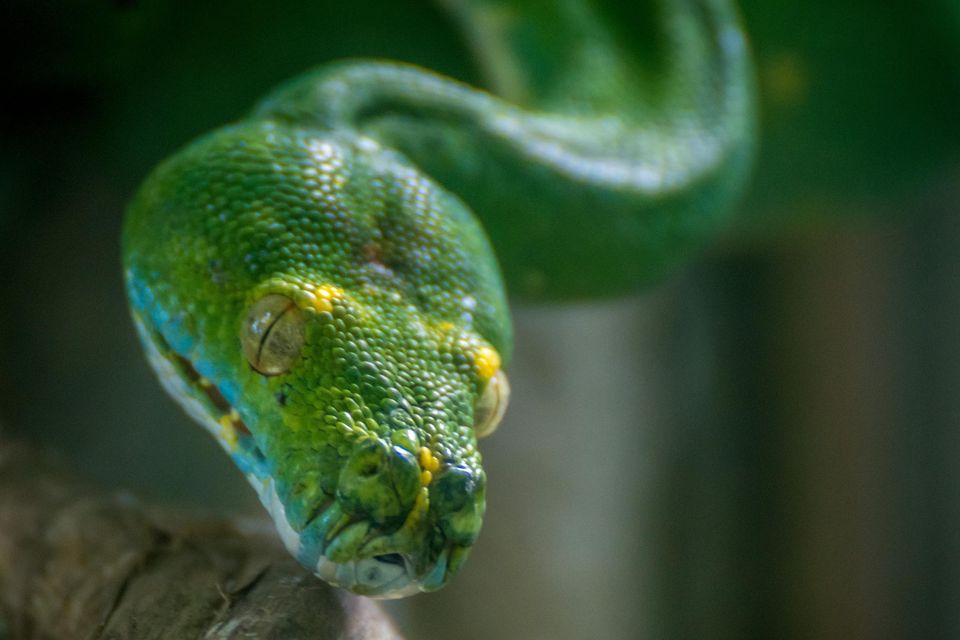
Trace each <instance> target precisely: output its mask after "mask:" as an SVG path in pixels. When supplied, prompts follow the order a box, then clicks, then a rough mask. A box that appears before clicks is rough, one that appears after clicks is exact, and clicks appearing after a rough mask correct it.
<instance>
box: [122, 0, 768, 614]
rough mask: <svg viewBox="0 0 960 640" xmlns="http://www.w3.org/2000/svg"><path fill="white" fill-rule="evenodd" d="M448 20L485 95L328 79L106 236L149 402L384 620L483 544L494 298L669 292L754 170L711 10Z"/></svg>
mask: <svg viewBox="0 0 960 640" xmlns="http://www.w3.org/2000/svg"><path fill="white" fill-rule="evenodd" d="M441 6H442V8H443V9H444V10H445V11H448V12H449V15H450V16H451V19H452V21H453V23H454V24H456V25H458V26H459V28H460V29H461V30H462V33H463V35H464V40H465V41H466V42H467V43H468V44H469V46H470V47H471V49H472V51H473V54H474V56H475V59H476V60H477V68H478V69H479V72H480V73H481V74H482V75H483V76H484V78H485V79H484V81H483V82H484V87H485V88H482V89H481V88H477V87H475V86H472V85H469V84H466V83H464V82H461V81H458V80H455V79H452V78H449V77H445V76H442V75H440V74H437V73H435V72H432V71H430V70H428V69H425V68H421V67H417V66H413V65H410V64H405V63H401V62H393V61H385V60H364V59H351V60H344V61H334V62H330V63H327V64H324V65H322V66H320V67H319V68H317V69H314V70H310V71H307V72H305V73H304V74H303V75H301V76H299V77H296V78H294V79H292V80H290V81H288V82H286V83H284V84H281V85H279V86H278V88H277V89H275V90H274V91H272V92H271V93H269V94H268V95H267V96H266V97H265V98H263V99H262V100H261V101H260V102H259V103H258V104H256V105H255V106H254V107H253V108H252V109H251V110H250V111H249V112H248V114H247V115H246V116H245V117H243V118H242V119H240V120H239V121H237V122H234V123H232V124H227V125H225V126H223V127H222V128H219V129H217V130H215V131H212V132H210V133H207V134H205V135H202V136H201V137H199V138H198V139H196V140H194V141H192V142H190V143H188V144H187V145H186V146H184V147H183V148H182V149H180V150H179V151H177V152H176V153H175V154H174V155H172V156H171V157H169V158H167V159H166V160H164V161H163V162H161V163H160V164H159V165H158V166H157V167H156V168H155V169H154V170H153V171H152V172H151V173H150V174H149V175H148V177H147V178H146V179H145V180H144V182H143V183H142V185H141V186H140V187H139V189H138V190H137V191H136V193H135V195H134V196H133V198H132V201H131V203H130V205H129V207H128V209H127V212H126V214H125V219H124V225H123V234H122V248H123V251H122V253H123V270H124V281H125V288H126V292H127V296H128V300H129V306H130V310H131V315H132V317H133V321H134V325H135V326H136V328H137V331H138V334H139V337H140V339H141V342H142V344H143V347H144V350H145V352H146V356H147V361H148V362H149V364H150V365H151V366H152V368H153V369H154V371H155V372H156V374H157V376H158V378H159V380H160V382H161V383H162V385H163V387H164V388H165V390H166V391H167V392H168V393H169V394H170V395H171V396H172V397H173V398H174V399H175V400H176V401H177V402H178V403H179V404H180V405H181V406H182V407H183V408H184V409H185V411H186V412H187V413H188V414H189V415H190V416H191V417H193V418H194V419H195V420H196V421H197V422H199V423H200V424H201V425H202V426H203V427H205V428H206V429H207V430H208V431H209V432H210V434H212V436H213V437H214V438H215V439H216V441H217V442H218V443H219V444H220V445H221V447H222V448H223V449H224V450H225V451H226V453H227V454H228V455H229V456H230V458H231V459H232V460H233V462H234V463H235V465H236V466H237V467H238V468H239V470H240V471H241V473H242V474H243V475H244V476H245V477H246V478H247V480H248V481H249V483H250V485H252V487H253V488H254V490H255V491H256V492H257V495H258V496H259V498H260V501H261V502H262V504H263V505H264V507H265V508H266V510H267V512H268V513H269V514H270V516H271V518H272V520H273V522H274V524H275V527H276V529H277V532H278V535H279V538H280V539H281V540H282V542H283V544H284V545H285V546H286V548H287V549H288V550H289V552H290V553H291V554H292V555H293V556H294V557H295V558H296V559H297V560H298V561H299V562H300V563H301V564H302V565H303V566H305V567H306V568H308V569H309V570H310V571H312V572H313V573H314V574H316V575H317V576H319V577H320V578H322V579H323V580H325V581H327V582H328V583H330V584H332V585H335V586H338V587H340V588H343V589H346V590H348V591H351V592H353V593H356V594H359V595H364V596H369V597H374V598H399V597H405V596H409V595H412V594H416V593H419V592H424V591H434V590H436V589H439V588H441V587H442V586H444V585H445V584H447V583H448V581H449V580H450V579H451V577H452V576H454V575H455V574H457V573H458V571H459V570H460V569H461V567H463V565H464V562H465V561H466V559H467V557H468V556H469V554H470V551H471V549H472V548H473V545H474V543H475V542H476V541H477V539H478V536H479V534H480V530H481V525H482V522H483V518H484V514H485V510H486V489H487V476H486V474H485V472H484V469H483V466H482V463H481V454H480V451H479V449H478V440H479V439H481V438H483V437H484V436H487V435H489V434H491V433H492V432H493V431H494V430H495V429H496V427H497V425H498V423H499V422H500V421H501V419H502V417H503V415H504V412H505V410H506V406H507V403H508V399H509V395H510V385H509V382H508V378H507V375H506V369H507V367H508V365H509V363H510V358H511V352H512V342H513V335H512V333H513V331H512V327H511V320H510V311H509V306H508V298H507V291H509V292H510V295H511V297H517V298H521V299H524V298H525V299H533V300H565V299H577V298H591V297H599V296H609V295H619V294H622V293H626V292H630V291H635V290H637V289H638V288H639V287H641V286H644V285H645V284H646V283H649V282H651V281H653V280H655V279H657V278H659V277H661V276H662V274H664V273H666V272H667V271H668V270H669V269H670V268H671V267H672V266H673V265H676V264H678V263H679V262H680V261H681V260H682V259H683V258H684V257H685V256H686V255H688V254H690V253H691V252H692V251H693V250H695V249H696V248H698V247H700V246H702V245H703V244H704V243H705V242H706V241H707V240H708V239H709V238H710V237H712V236H714V235H716V232H717V231H718V230H719V229H721V228H722V226H723V222H724V221H725V220H727V219H728V218H729V217H730V216H729V211H730V210H731V206H730V203H731V202H732V200H733V199H734V198H735V196H736V194H737V193H738V192H739V191H740V189H741V187H742V184H743V182H744V179H745V176H746V174H747V172H748V169H749V166H750V160H751V157H752V149H753V142H752V140H753V121H754V117H753V111H754V107H753V104H754V98H753V79H752V78H753V76H752V70H751V62H750V56H749V51H748V46H747V43H746V38H745V35H744V32H743V29H742V27H741V24H740V21H739V18H738V15H737V12H736V9H735V8H734V7H733V6H732V5H731V4H730V2H728V1H727V0H658V1H656V2H641V3H638V4H637V5H636V6H633V5H622V6H621V5H619V4H614V3H609V5H608V4H602V3H596V2H588V1H585V0H559V1H558V2H553V3H544V2H537V1H535V0H522V1H518V2H507V1H505V0H445V1H443V2H441ZM590 429H591V425H584V437H592V436H591V434H590ZM544 437H549V434H545V435H544Z"/></svg>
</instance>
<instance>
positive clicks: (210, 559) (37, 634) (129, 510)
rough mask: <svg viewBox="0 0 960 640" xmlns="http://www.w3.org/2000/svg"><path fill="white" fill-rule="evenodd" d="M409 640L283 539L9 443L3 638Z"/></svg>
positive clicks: (0, 464)
mask: <svg viewBox="0 0 960 640" xmlns="http://www.w3.org/2000/svg"><path fill="white" fill-rule="evenodd" d="M241 637H242V638H262V639H271V638H278V639H279V638H283V639H284V640H290V639H296V638H318V639H327V638H330V639H333V638H336V639H338V640H381V639H387V638H390V639H394V638H399V637H400V636H399V634H398V633H397V632H396V630H395V629H394V628H393V626H392V624H391V623H390V621H389V619H388V618H387V617H386V615H385V614H384V613H383V612H382V611H381V609H380V608H379V607H378V606H377V605H376V603H374V602H373V601H370V600H367V599H364V598H358V597H354V596H350V595H349V594H346V593H344V592H341V591H339V590H337V589H334V588H332V587H330V586H328V585H327V584H325V583H323V582H321V581H320V580H318V579H317V578H315V577H314V576H312V575H309V574H308V573H307V572H306V571H304V570H303V569H302V568H301V567H300V566H299V565H298V564H297V563H296V562H295V561H294V560H293V559H292V558H290V557H289V555H288V554H287V553H286V552H285V551H284V550H283V549H282V548H280V546H279V544H278V543H277V542H276V541H275V540H274V539H272V538H270V537H267V536H260V535H257V534H255V533H249V532H241V531H239V530H238V529H237V528H236V527H235V526H233V525H231V524H229V523H225V522H222V521H214V520H212V519H202V518H198V517H191V516H182V515H177V514H171V513H169V512H168V513H163V512H161V511H158V510H155V509H149V508H147V507H144V506H143V505H141V504H139V503H138V502H137V501H136V500H135V499H133V498H132V497H131V496H129V495H123V494H120V495H117V494H105V493H103V492H102V491H98V490H96V489H95V488H93V487H91V486H90V485H89V484H87V483H85V482H83V481H81V480H78V479H77V478H76V477H75V476H72V475H71V474H70V473H68V472H66V471H65V470H64V469H63V468H62V466H61V465H59V464H58V463H56V462H55V461H53V460H52V459H51V458H50V457H49V456H47V455H44V454H41V453H39V452H37V451H36V450H34V449H32V448H31V447H29V446H26V445H23V444H20V443H16V442H10V441H7V440H2V439H0V640H7V639H8V638H9V639H16V640H19V639H21V638H23V639H28V638H29V639H32V638H36V639H47V638H50V639H54V638H55V639H57V640H61V639H65V638H78V639H98V640H106V639H110V640H119V639H127V638H136V639H137V640H140V639H158V640H159V639H171V640H185V639H191V638H208V639H214V638H215V639H218V640H219V639H225V638H241Z"/></svg>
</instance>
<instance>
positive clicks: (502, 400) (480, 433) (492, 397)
mask: <svg viewBox="0 0 960 640" xmlns="http://www.w3.org/2000/svg"><path fill="white" fill-rule="evenodd" d="M509 400H510V383H509V382H508V381H507V374H505V373H504V372H503V371H497V372H496V373H495V374H493V375H492V376H491V377H490V381H489V382H488V383H487V386H486V388H485V389H484V390H483V393H482V394H480V399H479V400H477V406H475V407H474V408H473V429H474V430H475V431H476V432H477V437H478V438H485V437H486V436H488V435H490V434H491V433H493V432H494V431H496V430H497V426H498V425H499V424H500V420H501V419H502V418H503V414H504V412H506V410H507V402H508V401H509Z"/></svg>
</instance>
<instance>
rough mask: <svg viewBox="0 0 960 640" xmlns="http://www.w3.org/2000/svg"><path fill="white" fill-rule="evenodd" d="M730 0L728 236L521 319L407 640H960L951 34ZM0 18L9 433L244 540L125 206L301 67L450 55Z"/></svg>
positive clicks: (442, 32)
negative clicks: (230, 517) (739, 41)
mask: <svg viewBox="0 0 960 640" xmlns="http://www.w3.org/2000/svg"><path fill="white" fill-rule="evenodd" d="M741 4H742V8H743V11H744V14H745V20H746V24H747V30H748V32H749V34H750V36H751V39H752V42H753V45H754V48H755V52H756V57H757V66H758V78H759V81H760V94H761V107H762V113H763V122H762V135H761V150H760V154H759V158H758V162H757V170H756V172H755V176H754V180H753V182H752V185H751V187H750V189H749V191H748V194H747V196H746V197H745V198H744V201H743V202H742V204H741V205H740V207H739V216H738V219H737V222H736V223H735V225H734V226H733V227H732V228H731V229H730V230H729V232H728V234H727V235H726V236H725V237H723V238H719V239H718V240H717V242H716V243H715V244H714V245H713V246H712V247H711V248H710V250H709V251H708V252H706V253H705V254H703V255H701V256H699V257H698V258H697V259H695V260H694V261H692V262H691V264H690V265H688V266H687V267H686V268H685V269H683V270H682V271H681V272H679V273H676V274H674V275H673V276H672V277H671V278H670V279H669V280H667V281H666V282H664V283H663V284H662V285H660V286H659V287H656V288H653V289H651V290H649V291H648V292H646V293H643V294H641V295H639V296H636V297H634V298H631V299H628V300H620V301H611V302H604V303H593V304H589V305H587V304H573V305H554V306H549V307H538V308H532V307H524V306H522V305H518V306H517V307H516V311H515V320H516V323H517V355H516V359H515V363H514V365H513V367H512V368H511V371H510V374H511V381H512V383H513V387H514V400H513V404H512V407H511V411H510V412H509V414H508V416H507V419H506V421H505V423H504V425H503V426H502V427H501V430H500V431H499V432H498V433H497V435H496V436H495V437H494V438H492V439H490V440H488V441H485V442H484V444H483V448H484V454H485V460H486V466H487V470H488V474H489V477H490V494H489V508H488V517H487V522H486V525H485V529H484V534H483V536H482V538H481V540H480V542H479V543H478V546H477V548H476V550H475V552H474V555H473V558H472V559H471V561H470V563H468V565H467V567H466V569H465V570H464V572H463V573H462V574H461V575H460V576H459V577H458V578H457V579H456V580H455V581H454V582H453V583H452V584H451V585H450V586H449V587H448V588H446V589H445V590H443V591H442V592H440V593H437V594H433V595H426V596H420V597H417V598H414V599H412V600H408V601H404V602H402V603H399V604H396V605H391V609H392V610H393V611H394V612H395V614H396V617H397V618H398V621H399V622H400V624H401V626H402V627H403V628H404V629H405V630H406V632H407V633H408V634H409V636H410V637H411V638H418V637H448V636H454V637H458V638H544V639H546V638H551V639H552V638H641V637H642V638H772V637H777V638H793V637H796V638H812V637H816V638H838V639H840V638H923V639H927V638H955V637H960V606H957V603H958V602H960V471H958V465H957V461H958V460H960V394H958V392H957V389H958V386H960V262H958V260H957V259H956V254H957V251H956V247H957V244H958V242H960V218H958V216H957V210H958V206H960V124H958V121H960V118H958V115H960V9H958V8H957V4H956V3H955V2H952V1H951V0H941V1H939V2H938V1H937V0H924V1H919V0H917V1H915V2H900V3H896V2H890V3H883V4H882V6H880V5H879V4H878V3H875V2H859V1H856V0H834V1H832V2H826V1H823V0H814V1H811V2H806V3H790V2H786V0H766V1H763V0H749V1H747V2H744V3H741ZM0 10H2V12H3V13H2V14H0V25H2V26H0V30H2V31H0V36H2V37H0V47H2V48H4V49H6V51H4V56H3V60H4V61H5V64H4V65H3V69H2V71H0V73H2V78H3V83H2V86H3V87H4V89H5V91H4V93H5V94H6V95H5V97H4V98H3V100H2V101H0V304H2V310H0V421H2V424H3V428H4V429H5V430H6V431H7V432H11V433H15V434H18V435H25V436H27V437H29V438H31V439H33V440H35V441H40V442H43V443H46V444H48V445H50V446H52V447H54V448H56V449H57V450H59V451H61V452H63V453H64V454H67V455H69V457H70V458H71V459H72V460H73V461H74V462H75V463H76V464H77V465H78V466H79V467H80V468H81V469H82V470H83V471H84V472H85V473H86V474H88V475H89V476H91V477H93V478H95V479H97V480H100V481H101V482H103V483H105V484H108V485H110V486H122V487H127V488H130V489H132V490H133V491H135V492H136V493H137V494H139V495H142V496H144V497H146V498H149V499H155V500H160V501H162V502H165V503H168V504H175V505H185V506H189V507H191V508H198V509H208V510H209V509H213V510H215V511H219V512H222V513H226V514H245V515H247V516H249V517H260V510H259V507H258V506H257V505H256V504H255V500H254V497H253V495H252V492H250V491H249V490H248V489H247V487H246V484H245V483H244V482H243V481H242V479H241V477H240V475H239V474H238V473H237V472H236V471H235V470H234V469H233V467H232V465H231V464H230V462H229V461H228V460H227V458H226V457H225V456H224V455H223V454H222V453H220V451H219V449H218V448H217V447H216V446H215V444H214V443H213V441H212V440H211V439H210V438H209V437H208V436H207V435H206V434H204V433H203V432H202V431H201V430H200V429H199V428H197V427H196V426H195V425H193V424H191V423H190V422H189V420H188V419H187V418H186V417H185V416H183V415H182V414H181V412H180V411H179V410H178V409H177V408H176V407H174V405H173V404H172V402H171V401H169V400H168V399H167V398H166V397H165V396H164V395H163V394H162V392H161V390H160V387H159V385H158V384H157V383H156V382H155V380H154V379H153V377H152V374H151V373H150V372H149V371H148V369H147V367H146V364H145V361H144V359H143V357H142V355H141V353H140V349H139V346H138V345H137V344H136V338H135V336H134V332H133V330H132V326H131V325H130V322H129V320H128V317H127V312H126V304H125V300H124V297H123V290H122V284H121V277H120V267H119V262H120V260H119V252H118V244H119V242H118V237H119V228H120V223H121V219H122V213H123V209H124V206H125V203H126V202H127V201H128V199H129V198H130V196H131V194H132V192H133V190H134V189H135V188H136V186H137V184H138V182H139V181H140V180H141V179H142V178H143V177H144V176H145V175H146V173H147V172H148V171H149V170H150V168H151V167H152V166H154V165H155V164H156V163H157V162H158V161H159V160H161V159H162V158H163V157H165V156H166V155H168V154H169V153H171V152H172V151H173V150H175V149H176V148H177V147H179V146H180V145H182V144H183V143H185V142H186V141H187V140H189V139H191V138H192V137H194V136H196V135H198V134H199V133H202V132H204V131H207V130H209V129H211V128H213V127H216V126H218V125H221V124H223V123H225V122H228V121H230V120H233V119H236V118H238V117H241V116H242V115H243V113H244V112H245V111H246V109H248V108H249V106H250V105H251V104H252V103H253V102H254V100H256V99H257V98H258V97H259V96H261V95H262V94H263V93H265V92H266V91H267V90H268V89H269V88H271V87H272V86H274V85H275V84H276V83H277V82H279V81H281V80H283V79H285V78H288V77H290V76H292V75H294V74H296V73H297V72H299V71H302V70H304V69H306V68H309V67H311V66H314V65H316V64H318V63H321V62H323V61H326V60H330V59H334V58H341V57H346V56H364V57H370V56H376V57H388V58H393V59H400V60H406V61H411V62H416V63H419V64H422V65H424V66H427V67H430V68H433V69H436V70H438V71H440V72H443V73H446V74H449V75H453V76H455V77H458V78H461V79H464V80H467V81H469V82H473V83H479V82H480V78H479V74H478V73H477V71H476V70H475V69H474V67H473V64H472V61H471V59H470V57H469V54H468V52H467V50H466V49H465V45H464V43H463V42H462V40H461V38H460V34H459V33H458V32H457V30H456V29H455V27H454V25H453V23H452V22H451V21H449V20H448V19H447V18H446V17H445V16H444V15H443V14H442V13H440V12H439V10H437V9H436V7H435V6H434V5H432V4H430V3H427V2H412V1H409V0H406V1H394V2H385V1H374V0H362V1H358V2H351V3H344V2H333V1H331V2H307V1H306V0H304V1H295V0H289V1H284V2H275V3H262V2H254V1H252V0H248V1H241V2H234V3H205V2H186V1H174V0H150V1H141V2H136V1H126V2H120V1H118V2H113V3H109V2H93V1H90V2H78V1H73V2H70V1H64V2H46V1H28V0H14V1H12V2H11V1H10V0H7V1H6V2H5V3H3V5H2V9H0ZM0 569H2V568H0ZM428 634H429V635H428Z"/></svg>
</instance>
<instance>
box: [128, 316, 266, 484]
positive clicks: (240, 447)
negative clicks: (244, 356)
mask: <svg viewBox="0 0 960 640" xmlns="http://www.w3.org/2000/svg"><path fill="white" fill-rule="evenodd" d="M133 320H134V325H135V326H136V328H137V332H138V333H139V335H140V341H141V342H142V343H143V345H144V348H145V351H146V354H147V361H148V362H149V364H150V366H151V368H152V369H153V370H154V372H155V373H156V374H157V377H158V378H159V379H160V383H161V385H162V386H163V388H164V390H165V391H166V392H167V394H168V395H169V396H170V397H171V398H173V399H174V401H176V402H177V403H178V404H179V405H180V406H181V407H183V409H184V410H185V411H186V412H187V414H188V415H189V416H190V417H191V418H193V419H194V420H195V421H196V422H198V423H199V424H200V425H201V426H203V427H204V429H206V430H207V431H208V432H210V434H211V435H213V437H214V439H215V440H216V441H217V442H218V443H219V444H220V446H221V447H222V448H223V449H224V450H225V451H226V452H227V453H228V454H229V455H230V457H231V458H233V460H234V462H235V463H236V464H237V466H238V467H240V470H241V471H242V472H243V473H244V474H245V475H246V476H247V479H248V480H249V481H250V482H251V484H253V485H254V486H255V487H259V485H260V484H261V483H262V482H263V481H264V480H265V479H266V478H268V477H269V473H268V471H267V464H266V457H265V456H264V454H263V451H262V450H261V449H260V447H259V445H258V444H257V442H256V438H254V436H253V433H252V432H251V431H250V429H249V428H248V427H247V425H246V423H244V421H243V419H242V418H241V417H240V414H239V413H238V412H237V410H236V409H235V408H234V407H233V405H231V404H230V402H229V401H228V400H227V399H226V397H224V395H223V393H222V392H221V391H220V389H219V388H218V387H217V385H215V384H214V383H213V382H212V381H210V380H209V379H208V378H206V377H204V376H203V375H202V374H201V373H200V372H199V371H198V370H197V367H196V366H195V365H194V363H193V362H192V361H191V360H190V359H189V358H187V357H185V356H183V355H181V354H180V353H179V352H178V351H176V350H175V349H174V348H173V347H172V346H171V345H170V344H169V343H168V342H167V340H166V339H165V338H164V336H163V334H161V333H160V332H159V331H157V330H155V329H152V328H150V327H149V326H148V325H147V323H145V322H144V320H143V318H141V317H140V314H139V313H137V312H134V313H133ZM261 499H262V496H261Z"/></svg>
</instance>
